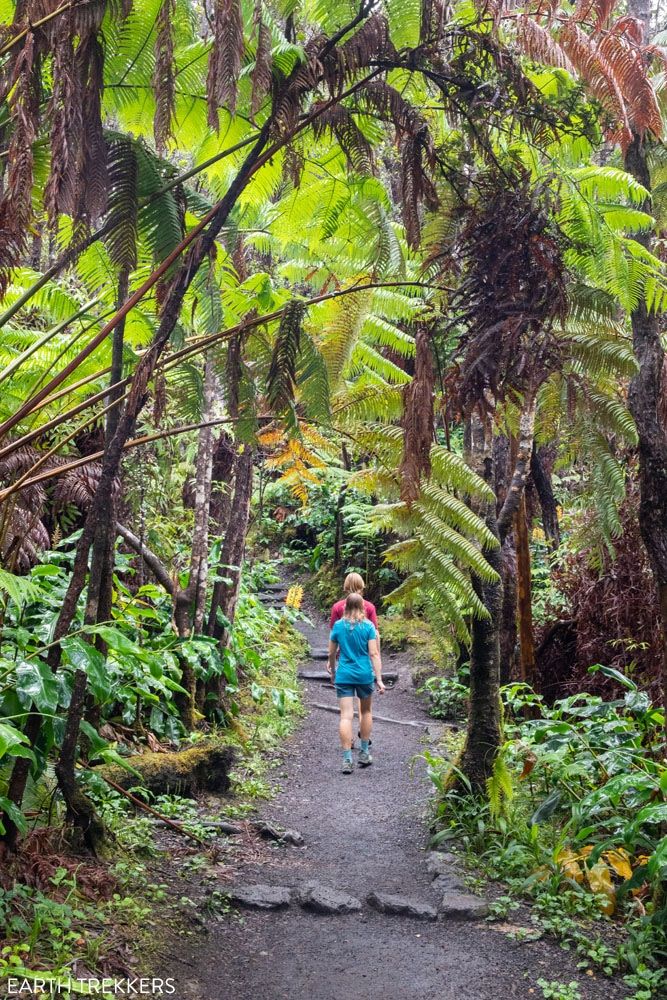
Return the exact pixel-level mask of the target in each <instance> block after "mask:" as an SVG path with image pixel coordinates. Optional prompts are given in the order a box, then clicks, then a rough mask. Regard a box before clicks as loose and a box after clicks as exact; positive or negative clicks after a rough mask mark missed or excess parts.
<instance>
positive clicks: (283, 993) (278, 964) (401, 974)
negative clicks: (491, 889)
mask: <svg viewBox="0 0 667 1000" xmlns="http://www.w3.org/2000/svg"><path fill="white" fill-rule="evenodd" d="M316 621H317V624H316V625H315V626H314V627H312V628H309V627H304V633H305V634H307V636H308V638H309V640H310V643H311V648H313V649H317V648H318V647H319V648H320V649H321V648H322V647H324V646H325V644H326V641H327V637H328V628H327V626H326V623H325V622H324V621H322V619H321V616H320V617H319V619H316ZM305 666H306V667H310V668H322V666H323V664H322V663H321V662H317V663H309V664H306V665H305ZM384 666H385V669H386V670H391V669H398V674H399V679H398V682H397V684H396V685H395V686H394V687H393V688H392V689H390V690H389V691H388V692H387V694H386V695H385V697H384V698H379V697H377V698H376V699H375V701H376V705H375V708H376V711H377V712H378V713H379V714H382V715H386V716H390V717H391V718H393V719H397V720H407V721H413V722H418V723H422V724H423V725H419V726H404V725H395V724H391V723H383V722H377V723H376V725H375V730H374V742H373V753H374V761H375V762H374V764H373V766H372V767H370V768H367V769H365V770H362V769H358V768H357V769H356V771H355V773H354V774H352V775H349V776H346V775H343V774H342V773H341V771H340V763H341V762H340V754H339V751H338V746H337V732H336V729H337V724H336V717H335V715H334V714H332V713H330V712H328V711H324V710H322V709H321V708H318V707H315V704H316V703H317V704H326V703H329V704H330V705H331V706H332V707H334V706H335V696H334V692H333V690H332V689H331V688H330V687H324V686H323V685H322V684H318V683H317V682H306V684H305V707H306V710H307V714H306V716H305V718H304V719H303V721H302V722H301V724H300V725H299V727H298V729H297V731H296V733H295V735H294V736H293V738H292V739H291V740H290V741H289V742H288V744H287V745H286V746H285V749H284V755H283V757H282V759H281V762H280V764H279V765H278V766H277V767H276V769H275V772H274V776H273V777H274V780H275V782H276V785H277V786H278V789H279V790H278V792H277V795H276V796H275V798H274V799H273V800H272V801H271V802H270V803H267V804H266V805H265V806H264V807H263V808H262V809H261V810H260V812H261V817H262V818H263V819H266V820H269V821H272V822H275V823H276V824H278V825H280V826H281V827H284V828H289V829H291V830H298V831H299V832H300V833H301V834H302V836H303V844H302V845H298V844H297V845H294V844H291V845H284V844H281V845H278V844H275V843H272V842H268V841H263V840H258V839H256V838H255V839H252V841H250V842H249V843H248V844H247V845H246V847H247V849H246V850H241V849H240V850H239V853H238V855H237V861H235V862H234V863H233V864H232V865H231V866H230V865H229V864H227V865H226V866H223V867H222V868H221V869H220V878H219V879H218V880H217V881H216V879H215V876H214V874H213V873H212V872H210V871H209V872H208V873H207V874H206V875H205V876H204V874H203V873H201V875H200V876H198V875H197V874H196V873H195V874H190V876H189V877H188V883H189V886H188V888H186V886H183V885H182V886H181V892H182V893H185V895H186V896H187V895H189V896H190V902H191V906H192V909H193V913H194V920H195V923H198V924H199V925H201V930H197V931H196V932H195V933H193V932H192V931H191V930H190V931H185V932H184V936H181V937H180V938H179V939H178V940H175V939H174V940H173V941H169V942H168V943H162V944H161V946H160V951H161V952H162V958H160V960H159V963H158V964H159V975H161V976H164V975H169V976H173V977H174V978H175V980H176V983H177V991H176V995H177V996H178V997H179V1000H256V998H260V997H261V998H262V1000H283V998H289V1000H334V998H335V1000H338V998H339V997H340V996H347V997H350V998H352V997H353V998H355V1000H405V998H406V997H410V998H411V1000H431V998H433V1000H435V998H438V1000H468V998H470V1000H510V998H515V997H516V998H524V997H525V998H528V997H534V996H537V997H541V996H542V990H541V988H540V987H539V986H538V985H537V983H538V980H540V979H542V980H547V981H551V982H553V981H558V982H559V983H568V982H572V981H573V980H577V981H578V983H579V990H580V994H581V997H582V998H583V1000H597V998H603V997H605V998H608V1000H616V998H621V997H624V996H626V993H627V991H626V989H625V987H624V986H623V985H622V984H621V983H619V982H616V981H611V980H609V979H606V978H604V977H603V976H590V975H589V976H586V975H583V974H582V973H581V971H580V970H578V969H577V967H576V957H574V956H572V955H570V954H568V953H566V952H564V951H563V950H562V949H561V948H560V947H559V946H558V945H557V944H556V943H555V942H551V941H549V940H548V939H545V938H541V939H538V940H532V941H531V940H525V939H522V938H523V935H522V931H521V928H520V927H517V922H518V923H519V924H520V923H521V918H519V920H518V921H516V920H515V923H513V924H512V925H511V926H510V925H508V924H503V923H493V922H487V921H486V920H485V919H483V918H479V917H478V918H477V919H452V918H451V917H445V918H443V916H442V915H440V918H439V919H438V920H437V921H435V920H432V919H417V918H415V917H412V916H405V915H396V914H391V913H381V912H377V910H375V909H373V908H372V907H371V906H369V904H368V903H367V901H366V897H367V895H368V894H369V893H371V892H377V893H390V894H394V895H400V896H402V897H406V898H407V901H408V902H414V903H416V904H417V907H418V908H419V907H426V910H425V913H426V915H428V908H429V907H430V908H432V909H437V908H438V905H439V903H440V901H441V899H442V897H443V891H442V885H443V883H444V884H447V883H448V881H449V884H450V887H451V888H452V891H453V893H454V898H457V886H458V888H460V890H461V892H467V890H466V889H465V886H463V885H462V884H461V879H462V877H463V872H462V870H461V869H460V867H458V866H457V863H456V860H455V859H453V858H451V856H450V857H449V858H448V859H447V861H446V866H449V865H451V871H449V870H447V867H446V868H445V873H444V877H442V878H441V879H440V880H439V881H433V872H432V871H429V867H428V862H429V858H430V856H429V853H428V831H427V825H426V810H427V803H428V796H429V786H428V781H427V779H426V776H425V773H424V766H423V762H422V761H420V760H419V756H418V755H419V754H420V752H421V751H422V750H423V749H425V748H428V747H429V746H430V745H432V744H433V743H434V742H435V741H437V739H438V738H439V736H440V735H441V733H442V724H438V723H433V721H432V720H430V719H429V718H428V717H427V716H426V714H425V711H424V709H423V707H422V706H421V705H420V703H419V700H418V698H417V697H416V695H415V693H414V688H413V685H412V680H411V669H410V662H409V658H408V656H407V655H403V654H401V655H400V656H393V657H391V656H389V657H385V663H384ZM431 860H432V859H431ZM313 883H315V884H316V886H317V890H316V893H315V895H316V896H318V894H319V895H321V894H322V893H323V894H324V895H325V896H326V895H327V892H328V890H335V891H337V892H342V893H345V894H349V895H350V896H352V897H354V898H355V900H357V901H359V902H360V903H361V908H360V909H359V910H358V911H357V912H349V913H345V914H336V915H333V914H331V915H323V914H321V913H317V912H313V911H312V910H311V909H306V908H304V907H303V906H302V905H299V890H301V894H302V895H303V892H304V887H308V886H309V885H312V884H313ZM257 885H260V886H267V885H269V886H274V887H284V889H285V890H289V893H288V892H287V891H285V892H284V894H283V895H284V899H283V900H282V902H283V903H286V902H287V900H288V899H289V905H284V906H283V907H282V908H280V909H276V910H258V909H252V908H247V907H243V908H240V909H238V910H237V909H236V908H235V907H231V908H230V907H229V905H228V903H227V902H226V900H228V899H229V894H230V893H233V892H234V891H235V890H237V889H238V890H239V891H240V892H241V893H242V894H243V893H244V892H247V891H248V890H250V892H251V895H252V894H253V893H255V892H256V890H255V889H254V887H255V886H257ZM261 891H262V890H259V892H260V895H261ZM269 895H270V894H269ZM278 896H280V893H278ZM301 901H303V900H301ZM338 902H340V901H338ZM334 903H336V900H334ZM432 915H433V914H431V916H432ZM524 916H526V915H525V914H524ZM525 928H526V931H527V932H529V931H531V930H533V928H532V927H531V924H530V920H529V918H528V917H527V916H526V920H525ZM517 932H518V933H517ZM156 962H157V959H156ZM165 965H166V968H165ZM154 974H158V973H157V972H155V973H154Z"/></svg>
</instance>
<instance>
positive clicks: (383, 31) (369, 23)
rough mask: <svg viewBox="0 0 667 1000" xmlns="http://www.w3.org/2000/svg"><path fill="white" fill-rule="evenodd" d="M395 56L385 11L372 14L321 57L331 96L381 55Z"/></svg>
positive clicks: (384, 56)
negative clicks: (339, 43) (343, 40)
mask: <svg viewBox="0 0 667 1000" xmlns="http://www.w3.org/2000/svg"><path fill="white" fill-rule="evenodd" d="M395 55H396V50H395V48H394V45H393V43H392V41H391V37H390V35H389V24H388V22H387V19H386V17H385V16H384V14H382V13H380V12H376V13H375V14H372V15H371V16H370V17H369V18H368V19H367V20H366V21H364V23H363V24H362V26H361V27H360V28H359V30H358V31H356V32H355V33H354V34H353V35H351V36H350V37H349V38H348V39H347V40H346V41H345V42H343V43H342V44H341V45H336V46H333V47H332V48H330V49H329V50H327V53H326V55H325V56H323V57H322V64H323V75H324V81H325V83H326V85H327V87H328V88H329V92H330V93H331V95H332V96H335V95H336V94H338V93H340V91H341V90H343V89H344V88H345V86H346V85H347V84H349V83H350V81H351V80H352V79H353V78H354V77H355V76H356V74H357V73H358V72H359V70H361V69H365V68H366V67H368V66H370V65H371V64H372V63H374V62H375V61H377V60H378V59H382V58H390V57H392V56H395Z"/></svg>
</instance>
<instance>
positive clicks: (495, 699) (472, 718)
mask: <svg viewBox="0 0 667 1000" xmlns="http://www.w3.org/2000/svg"><path fill="white" fill-rule="evenodd" d="M464 448H465V452H466V456H465V457H466V461H467V462H468V464H469V465H470V466H471V468H473V469H474V470H475V471H476V472H477V473H478V474H479V475H481V476H482V478H483V479H485V480H486V482H487V483H493V480H494V462H493V441H492V429H491V423H490V421H482V420H481V419H480V417H479V416H478V414H477V413H472V414H470V416H469V417H468V419H467V420H466V425H465V430H464ZM477 513H478V514H480V516H482V517H484V520H485V521H486V523H487V526H488V527H489V529H490V531H491V532H492V533H493V534H494V535H495V536H496V537H498V525H497V517H496V509H495V500H494V501H491V502H489V501H484V508H483V509H482V510H478V512H477ZM484 555H485V557H486V559H487V561H488V562H489V565H490V566H491V567H492V568H493V569H495V570H496V572H497V573H498V581H497V582H496V583H488V582H486V581H482V580H480V579H479V578H478V577H475V576H473V580H472V584H473V587H474V589H475V592H476V594H477V596H478V597H479V598H480V600H481V601H482V602H483V604H484V607H485V608H486V610H487V611H488V613H489V617H488V618H486V619H481V618H473V619H472V622H471V630H470V631H471V637H472V642H471V646H470V699H469V709H468V729H467V735H466V742H465V747H464V750H463V754H462V756H461V761H460V765H459V766H460V769H461V771H462V772H463V774H464V775H465V776H466V778H467V779H468V781H469V782H470V784H471V786H472V788H473V789H474V790H475V791H484V789H485V786H486V779H487V778H488V777H489V776H490V775H491V773H492V771H493V764H494V761H495V759H496V754H497V753H498V748H499V747H500V742H501V726H500V625H501V618H502V606H503V585H502V577H501V555H500V548H494V549H485V550H484Z"/></svg>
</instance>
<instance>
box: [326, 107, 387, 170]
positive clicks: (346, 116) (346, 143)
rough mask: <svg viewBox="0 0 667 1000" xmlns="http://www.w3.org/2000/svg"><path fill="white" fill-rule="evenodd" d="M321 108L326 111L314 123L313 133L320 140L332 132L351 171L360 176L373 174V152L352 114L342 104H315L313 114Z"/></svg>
mask: <svg viewBox="0 0 667 1000" xmlns="http://www.w3.org/2000/svg"><path fill="white" fill-rule="evenodd" d="M320 107H325V108H326V110H324V111H323V113H322V114H319V115H318V117H317V118H316V119H315V121H314V123H313V132H314V134H315V137H316V138H319V137H320V136H321V135H323V134H324V132H326V131H330V132H331V133H332V134H333V135H334V137H335V138H336V140H337V141H338V143H339V145H340V148H341V149H342V150H343V152H344V153H345V157H346V159H347V162H348V164H349V166H350V169H351V170H353V171H354V172H355V173H359V174H371V173H372V172H373V150H372V147H371V144H370V142H369V141H368V139H367V138H366V136H365V135H364V133H363V132H362V131H361V129H360V128H359V127H358V125H357V123H356V122H355V120H354V118H353V116H352V114H351V113H350V111H348V109H347V108H345V107H343V105H342V104H334V105H331V106H329V107H326V105H325V104H315V105H314V107H313V112H314V113H316V112H317V111H318V109H319V108H320Z"/></svg>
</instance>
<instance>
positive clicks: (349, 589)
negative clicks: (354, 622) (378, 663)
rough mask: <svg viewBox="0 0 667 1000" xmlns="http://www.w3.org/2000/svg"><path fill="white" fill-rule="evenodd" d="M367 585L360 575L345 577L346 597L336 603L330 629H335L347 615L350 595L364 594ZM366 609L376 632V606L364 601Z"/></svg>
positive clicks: (332, 612) (344, 590)
mask: <svg viewBox="0 0 667 1000" xmlns="http://www.w3.org/2000/svg"><path fill="white" fill-rule="evenodd" d="M365 587H366V584H365V583H364V580H363V577H361V576H360V575H359V573H348V574H347V576H346V577H345V583H344V584H343V593H344V594H345V597H344V598H343V599H342V601H336V603H335V604H334V606H333V607H332V609H331V620H330V622H329V627H330V628H333V627H334V625H335V624H336V622H337V621H338V620H339V619H340V618H342V617H343V615H344V614H345V600H346V598H347V595H348V594H363V592H364V589H365ZM364 609H365V611H366V617H367V618H368V620H369V622H370V623H371V625H373V626H374V627H375V631H376V632H377V631H378V616H377V611H376V610H375V605H374V604H371V602H370V601H367V600H364Z"/></svg>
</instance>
